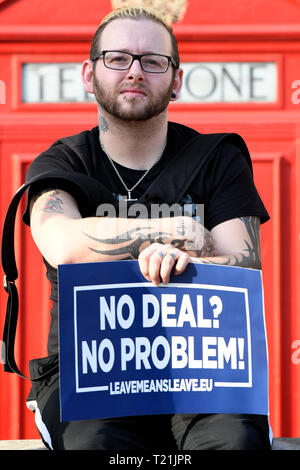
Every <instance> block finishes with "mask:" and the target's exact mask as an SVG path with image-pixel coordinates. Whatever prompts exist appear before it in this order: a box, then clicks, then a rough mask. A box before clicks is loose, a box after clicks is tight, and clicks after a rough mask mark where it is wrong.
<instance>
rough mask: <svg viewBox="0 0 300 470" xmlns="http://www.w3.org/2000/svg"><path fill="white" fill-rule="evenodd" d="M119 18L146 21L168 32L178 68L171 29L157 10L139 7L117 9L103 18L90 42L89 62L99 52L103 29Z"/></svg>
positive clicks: (175, 44)
mask: <svg viewBox="0 0 300 470" xmlns="http://www.w3.org/2000/svg"><path fill="white" fill-rule="evenodd" d="M120 18H130V19H135V20H140V19H147V20H151V21H154V22H156V23H159V24H161V25H162V26H164V27H165V28H166V30H167V31H168V32H169V34H170V37H171V41H172V58H173V59H174V61H175V63H176V68H178V67H179V64H180V58H179V52H178V44H177V40H176V38H175V36H174V33H173V29H172V27H171V26H170V25H169V24H168V23H167V22H166V20H165V19H164V17H163V16H162V15H161V14H160V13H159V12H158V11H157V10H154V9H152V8H140V7H122V8H117V9H115V10H113V11H112V12H110V13H109V14H108V15H107V16H105V17H104V18H103V20H102V21H101V23H100V25H99V27H98V29H97V30H96V32H95V34H94V37H93V40H92V44H91V49H90V59H91V60H93V58H94V57H95V56H96V55H97V53H98V52H99V44H100V37H101V34H102V32H103V30H104V29H105V27H106V26H107V25H108V24H109V23H111V22H112V21H113V20H116V19H120Z"/></svg>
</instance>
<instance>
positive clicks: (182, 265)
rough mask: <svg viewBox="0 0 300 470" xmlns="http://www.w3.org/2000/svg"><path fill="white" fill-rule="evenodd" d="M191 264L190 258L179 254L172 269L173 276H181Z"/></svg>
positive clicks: (185, 254)
mask: <svg viewBox="0 0 300 470" xmlns="http://www.w3.org/2000/svg"><path fill="white" fill-rule="evenodd" d="M190 262H191V257H190V256H189V255H188V254H187V253H181V254H180V256H179V257H178V258H177V262H176V265H175V269H174V274H175V275H176V276H177V275H178V274H181V273H182V272H183V271H184V270H185V269H186V267H187V266H188V264H189V263H190Z"/></svg>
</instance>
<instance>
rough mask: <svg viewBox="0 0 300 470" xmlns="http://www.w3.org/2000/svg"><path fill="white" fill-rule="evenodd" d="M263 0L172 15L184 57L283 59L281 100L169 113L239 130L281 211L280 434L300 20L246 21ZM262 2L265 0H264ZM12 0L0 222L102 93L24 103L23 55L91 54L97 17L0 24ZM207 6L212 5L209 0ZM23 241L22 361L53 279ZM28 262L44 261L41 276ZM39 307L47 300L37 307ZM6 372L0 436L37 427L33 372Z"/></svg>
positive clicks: (275, 229)
mask: <svg viewBox="0 0 300 470" xmlns="http://www.w3.org/2000/svg"><path fill="white" fill-rule="evenodd" d="M214 1H215V2H216V0H212V3H214ZM228 1H229V0H228ZM253 2H254V0H247V1H245V2H243V5H242V2H240V0H239V1H238V0H230V3H232V4H234V5H235V6H236V10H233V11H234V13H235V14H234V16H232V22H231V23H230V22H228V15H227V16H226V18H227V19H226V21H225V20H224V21H223V17H222V18H221V17H220V18H218V15H219V16H220V13H219V10H220V11H223V12H224V8H223V4H222V3H218V4H219V6H218V7H216V10H215V12H214V15H213V19H211V20H210V22H209V21H207V23H203V21H202V17H203V15H202V13H201V8H200V7H201V4H202V3H203V4H204V2H202V0H201V1H199V0H197V3H198V4H199V13H198V15H195V17H194V16H193V15H192V14H189V10H188V12H187V15H186V19H185V20H184V21H183V22H182V23H181V24H178V25H175V26H174V31H175V34H176V36H177V38H178V40H179V50H180V54H181V60H182V61H183V62H185V61H194V60H196V61H203V62H212V61H218V62H219V61H225V62H226V61H251V60H253V61H256V62H259V61H275V62H276V64H277V66H278V86H279V88H278V101H277V102H276V103H268V104H265V105H263V104H262V103H255V104H254V103H249V104H246V103H233V104H223V103H221V104H215V103H209V104H190V103H189V104H182V103H174V104H172V105H171V106H170V110H169V117H170V120H177V121H178V122H182V123H183V124H186V125H190V126H192V127H194V128H196V129H197V130H199V131H201V132H223V131H224V132H226V131H228V132H230V131H234V132H238V133H240V134H241V135H242V136H243V137H244V138H245V140H246V142H247V144H248V146H249V148H250V152H251V154H252V157H253V163H254V173H255V180H256V181H257V186H258V189H259V191H260V192H261V194H262V197H263V200H264V201H265V202H266V203H267V209H268V210H269V212H270V214H271V217H272V220H271V222H268V223H267V224H265V226H263V227H262V245H263V246H262V256H263V278H264V283H265V304H266V325H267V329H268V342H269V351H270V354H269V363H270V412H271V424H272V428H273V431H274V434H275V435H276V436H282V437H288V436H291V437H299V436H300V401H299V399H298V396H299V390H300V373H299V372H300V315H299V313H300V288H299V287H300V285H299V279H300V278H299V276H300V243H299V234H300V126H299V124H298V123H299V122H300V120H299V118H300V113H299V111H300V108H299V106H300V104H299V105H298V106H297V104H294V103H293V102H292V101H291V93H292V91H294V90H292V89H291V85H292V83H293V81H294V80H296V79H300V73H299V70H300V22H299V20H298V18H297V17H296V16H295V18H292V20H293V21H290V22H289V23H288V21H287V19H286V17H285V16H284V15H281V12H280V11H279V12H277V13H276V15H275V16H276V18H277V23H276V24H275V23H274V24H271V23H268V24H267V18H268V16H267V14H265V13H266V11H267V5H266V4H265V2H262V8H261V10H260V17H259V18H258V19H257V24H247V18H246V17H245V18H244V19H243V25H241V10H239V8H238V7H240V8H241V9H242V8H245V11H246V10H247V8H248V9H250V10H251V5H252V4H253ZM79 3H80V2H79V1H78V2H77V3H76V5H77V4H79ZM92 3H95V5H94V7H95V8H96V10H95V11H97V12H98V15H99V17H100V16H103V15H102V12H104V13H106V12H107V11H106V10H108V9H109V4H110V2H109V1H108V0H103V1H102V2H100V3H101V7H99V2H96V1H95V2H91V4H92ZM190 3H191V9H190V11H192V10H193V8H194V10H193V11H195V2H194V1H193V0H190ZM255 3H256V4H258V0H256V1H255ZM291 3H292V2H290V4H291ZM6 4H7V5H8V6H12V12H14V11H16V9H17V6H18V4H19V5H21V4H22V1H19V2H10V1H7V2H0V11H1V15H0V79H2V80H5V82H6V84H7V95H8V96H7V100H6V101H7V102H6V104H5V105H1V106H0V182H1V187H0V222H1V223H2V222H3V218H4V214H5V211H6V208H7V205H8V203H9V200H10V198H11V196H12V194H13V192H14V191H15V189H16V188H17V187H18V186H19V185H20V184H21V183H22V182H23V179H24V173H25V169H26V167H27V165H28V164H29V162H30V161H31V159H32V158H33V157H34V156H35V155H36V154H37V153H39V152H41V151H42V150H44V149H45V148H47V147H48V146H49V145H51V143H52V142H53V141H54V140H55V139H57V138H59V137H61V136H62V135H70V134H72V133H76V132H80V130H83V129H86V128H90V127H92V126H93V125H96V124H97V115H96V108H95V105H94V104H93V103H76V104H66V103H64V104H57V103H56V104H48V103H47V104H29V103H22V102H21V87H20V84H21V64H22V63H23V62H48V61H49V62H80V61H83V60H84V59H85V58H87V57H88V54H89V47H90V40H91V38H92V36H93V33H94V31H95V26H96V24H94V20H93V21H90V22H88V21H87V22H86V23H87V24H86V25H83V24H82V18H77V19H76V18H75V16H76V14H77V13H76V12H75V13H73V11H70V12H69V14H68V16H67V17H66V18H65V19H64V21H63V22H64V23H66V22H69V24H52V25H51V24H48V23H47V18H44V20H43V21H44V23H45V24H42V19H39V23H41V24H39V25H37V24H30V23H28V22H27V24H25V23H26V18H22V17H21V16H19V17H18V15H16V16H15V19H16V21H15V24H13V22H12V24H9V23H7V24H3V23H2V24H1V17H2V13H3V11H4V8H5V5H6ZM22 5H23V8H24V4H22ZM45 5H46V3H45ZM61 5H63V4H61ZM280 5H281V9H282V13H284V10H285V9H287V8H288V5H287V2H281V4H280ZM13 7H14V8H13ZM290 7H291V5H290ZM222 8H223V10H222ZM291 8H292V7H291ZM62 10H63V7H62ZM99 10H101V11H100V12H99ZM22 11H23V10H22ZM28 11H29V10H28ZM203 11H204V13H205V14H206V17H207V16H208V15H207V11H208V7H207V4H206V2H205V10H203ZM99 13H100V14H99ZM275 16H274V17H275ZM281 16H282V18H285V19H284V20H283V21H284V23H282V22H281V21H280V20H281ZM3 17H4V16H3ZM290 17H291V15H290ZM89 18H90V17H89ZM261 18H264V20H260V19H261ZM259 20H260V24H259ZM217 22H219V23H220V24H217ZM18 23H19V24H18ZM16 247H17V259H18V266H19V267H20V280H19V281H18V283H19V286H20V292H21V298H22V302H23V303H24V304H23V305H24V310H23V311H22V319H21V320H20V328H19V331H18V342H17V360H18V362H19V364H20V366H21V367H24V368H26V367H27V362H28V360H29V359H31V358H32V357H33V356H35V355H41V354H44V347H45V342H46V336H47V329H48V321H49V320H48V310H49V305H50V304H49V300H48V297H49V289H48V284H47V282H46V280H45V281H42V280H41V278H42V276H44V272H43V267H42V262H41V260H39V257H38V254H37V249H36V248H35V247H34V244H33V242H32V241H31V240H30V234H29V229H28V228H26V227H24V226H23V225H21V223H20V222H18V225H17V231H16ZM29 257H30V258H29ZM30 268H34V269H32V271H34V272H35V273H38V274H37V276H38V280H36V283H35V284H34V281H35V280H34V275H33V273H32V272H31V269H30ZM27 276H28V279H26V278H27ZM30 283H32V284H30ZM35 286H37V288H38V292H36V287H35ZM5 301H6V298H5V294H4V293H1V295H0V305H1V318H0V327H1V329H2V325H3V314H2V310H4V306H5ZM33 311H36V312H38V315H37V314H36V315H37V316H36V317H35V314H34V313H33ZM298 342H299V345H298ZM297 345H298V346H297ZM297 347H298V348H299V354H297V349H296V348H297ZM293 358H294V359H293ZM295 358H296V359H297V360H295ZM298 359H299V360H298ZM0 382H1V385H0V397H1V404H0V416H1V423H0V438H1V439H9V438H10V439H17V438H26V437H27V438H30V437H38V434H37V432H36V430H35V427H34V424H33V416H32V414H31V413H30V412H29V411H26V409H25V405H24V400H25V397H26V395H27V393H28V391H29V383H27V382H24V381H23V380H22V379H20V378H18V377H16V376H13V375H11V374H3V372H2V371H0Z"/></svg>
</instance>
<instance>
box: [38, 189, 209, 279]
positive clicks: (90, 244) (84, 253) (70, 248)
mask: <svg viewBox="0 0 300 470" xmlns="http://www.w3.org/2000/svg"><path fill="white" fill-rule="evenodd" d="M30 226H31V231H32V235H33V239H34V241H35V243H36V244H37V246H38V248H39V249H40V251H41V253H42V255H43V256H44V258H45V259H46V260H47V261H48V262H49V263H50V264H51V265H52V266H53V267H57V266H58V264H66V263H80V262H95V261H107V260H121V259H123V260H124V259H138V257H139V255H140V253H142V252H143V251H144V249H145V248H147V247H149V246H150V245H152V251H153V249H155V248H156V249H157V251H158V253H159V252H160V247H161V246H164V248H165V252H170V254H171V256H170V260H171V258H172V257H174V255H175V254H176V260H177V259H178V260H179V258H180V259H181V264H182V263H183V264H182V266H185V265H186V264H185V263H186V262H187V261H188V260H189V259H190V256H195V257H199V256H207V257H208V256H213V255H214V246H213V240H212V237H211V235H210V233H209V232H208V231H207V230H205V229H204V228H203V227H202V226H200V224H198V223H197V222H195V221H194V220H193V219H191V218H190V217H173V218H163V219H139V218H138V219H126V218H106V217H89V218H81V215H80V213H79V210H78V208H77V204H76V202H75V200H74V199H73V198H72V196H70V195H69V194H68V193H66V192H64V191H62V190H58V189H52V190H51V189H50V190H49V189H47V190H44V191H43V192H42V193H39V194H37V195H36V196H35V197H34V198H33V199H32V201H31V216H30ZM183 253H184V254H185V256H183V255H182V254H183ZM178 270H179V271H180V263H179V267H178Z"/></svg>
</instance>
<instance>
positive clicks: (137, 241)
mask: <svg viewBox="0 0 300 470" xmlns="http://www.w3.org/2000/svg"><path fill="white" fill-rule="evenodd" d="M150 229H151V227H143V228H142V227H137V228H133V229H131V230H129V231H127V232H125V233H122V234H120V235H118V236H115V237H113V238H107V239H102V238H96V237H93V236H91V235H89V234H87V233H84V232H83V234H84V235H85V236H86V237H88V238H89V239H90V240H94V241H95V242H96V243H97V244H98V246H97V247H95V248H94V247H91V246H89V247H88V248H89V250H91V251H93V252H95V253H99V254H100V255H106V256H107V255H108V256H118V257H120V255H121V256H122V259H137V258H138V256H139V254H140V252H141V249H142V247H143V245H144V243H145V242H148V243H170V244H171V245H173V246H174V247H175V248H178V249H180V250H182V251H188V252H189V253H190V254H191V255H193V256H197V257H201V256H202V257H203V256H214V255H215V248H214V242H213V238H212V236H211V235H210V233H209V232H208V230H205V238H204V244H203V246H202V248H201V249H199V250H197V249H194V248H192V249H189V240H188V239H179V238H178V239H173V240H171V241H170V238H171V233H167V232H149V230H150ZM192 243H193V242H192ZM99 244H100V245H104V246H103V247H101V246H100V247H99ZM116 245H118V246H116ZM193 246H194V243H193Z"/></svg>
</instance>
